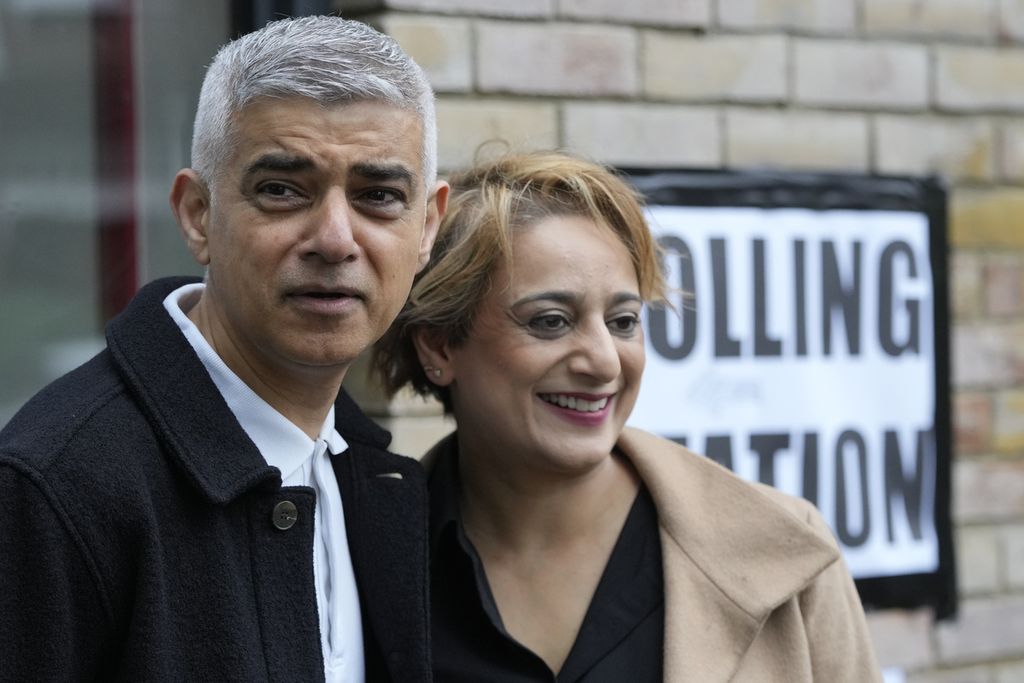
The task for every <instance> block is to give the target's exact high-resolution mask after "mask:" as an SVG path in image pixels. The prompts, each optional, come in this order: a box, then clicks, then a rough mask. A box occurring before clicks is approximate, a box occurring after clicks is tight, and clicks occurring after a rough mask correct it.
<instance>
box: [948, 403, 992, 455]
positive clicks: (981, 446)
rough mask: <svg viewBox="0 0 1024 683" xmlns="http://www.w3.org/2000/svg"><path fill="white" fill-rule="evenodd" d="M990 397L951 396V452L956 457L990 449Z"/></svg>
mask: <svg viewBox="0 0 1024 683" xmlns="http://www.w3.org/2000/svg"><path fill="white" fill-rule="evenodd" d="M992 423H993V407H992V397H991V396H989V395H988V394H987V393H982V392H973V391H971V392H965V391H958V392H955V393H954V394H953V451H954V453H956V454H957V455H972V454H978V453H986V452H988V451H989V450H990V449H991V447H992Z"/></svg>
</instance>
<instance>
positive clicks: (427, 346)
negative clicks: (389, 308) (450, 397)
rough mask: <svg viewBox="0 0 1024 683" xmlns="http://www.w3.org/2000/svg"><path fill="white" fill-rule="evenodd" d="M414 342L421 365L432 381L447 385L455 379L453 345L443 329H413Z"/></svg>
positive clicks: (443, 385)
mask: <svg viewBox="0 0 1024 683" xmlns="http://www.w3.org/2000/svg"><path fill="white" fill-rule="evenodd" d="M412 343H413V344H414V345H415V346H416V357H417V358H419V359H420V365H422V366H423V369H424V370H425V372H426V375H427V379H428V380H429V381H430V382H431V383H433V384H436V385H437V386H439V387H446V386H448V385H449V384H451V383H452V382H453V381H454V380H455V363H454V361H453V357H452V353H451V345H450V344H449V342H448V339H447V338H446V336H445V334H444V333H443V332H442V331H441V330H426V329H423V328H419V329H416V330H413V332H412ZM428 368H429V369H428Z"/></svg>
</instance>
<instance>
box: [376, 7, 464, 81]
mask: <svg viewBox="0 0 1024 683" xmlns="http://www.w3.org/2000/svg"><path fill="white" fill-rule="evenodd" d="M380 23H381V29H382V30H383V31H384V32H385V33H387V34H388V35H390V36H391V37H392V38H394V39H395V40H397V41H398V44H399V45H401V46H402V49H403V50H405V51H406V53H407V54H408V55H409V56H410V57H412V58H413V59H414V60H415V61H416V63H417V64H419V65H420V66H421V67H422V68H423V70H424V71H425V72H426V74H427V77H428V78H429V79H430V83H431V85H433V86H434V90H436V91H438V92H466V91H468V90H470V89H472V87H473V57H472V53H471V51H470V46H471V45H472V39H471V31H470V22H469V20H467V19H453V18H449V17H432V16H422V15H409V14H390V15H387V16H385V17H383V18H382V20H381V22H380Z"/></svg>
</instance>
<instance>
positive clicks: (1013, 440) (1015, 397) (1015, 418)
mask: <svg viewBox="0 0 1024 683" xmlns="http://www.w3.org/2000/svg"><path fill="white" fill-rule="evenodd" d="M992 446H993V448H994V450H995V451H996V452H997V453H1003V454H1010V455H1016V454H1021V453H1024V389H1014V390H1010V391H1000V392H998V393H997V394H996V400H995V419H994V420H993V428H992Z"/></svg>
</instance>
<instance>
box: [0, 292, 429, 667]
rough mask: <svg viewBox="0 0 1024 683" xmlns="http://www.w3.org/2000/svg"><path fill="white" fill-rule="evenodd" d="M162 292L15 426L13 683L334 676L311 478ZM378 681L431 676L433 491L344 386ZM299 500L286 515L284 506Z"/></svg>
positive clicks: (9, 630)
mask: <svg viewBox="0 0 1024 683" xmlns="http://www.w3.org/2000/svg"><path fill="white" fill-rule="evenodd" d="M191 281H194V280H192V279H185V278H171V279H167V280H160V281H157V282H155V283H152V284H150V285H148V286H146V287H145V288H144V289H143V290H142V291H141V292H140V293H139V294H138V295H137V296H136V298H135V299H134V300H133V301H132V303H131V304H130V305H129V307H128V308H127V309H126V310H125V311H124V313H122V314H121V315H120V316H118V317H117V318H116V319H115V320H113V321H112V322H111V324H110V325H109V327H108V329H107V348H106V350H104V351H103V352H101V353H100V354H99V355H97V356H96V357H95V358H93V359H92V360H90V361H89V362H87V363H86V364H84V365H83V366H81V367H79V368H78V369H76V370H74V371H72V372H71V373H69V374H68V375H66V376H64V377H63V378H61V379H59V380H57V381H56V382H54V383H53V384H51V385H49V386H48V387H46V388H45V389H43V390H42V391H41V392H40V393H39V394H38V395H37V396H36V397H35V398H33V399H32V400H31V401H29V402H28V403H27V404H26V405H25V407H23V408H22V410H21V411H20V412H19V413H18V414H17V415H16V416H15V417H14V418H13V419H12V420H11V422H10V423H9V424H8V425H7V427H6V428H5V429H4V430H3V431H2V432H0V681H246V682H247V683H248V682H253V681H303V682H305V681H322V680H323V659H322V654H321V650H320V636H319V625H318V621H317V606H316V592H315V588H314V583H313V562H312V552H311V548H312V543H313V506H314V502H315V501H314V495H313V491H312V489H310V488H308V487H287V488H282V486H281V478H280V472H279V471H278V470H277V469H276V468H273V467H270V466H269V465H267V463H266V461H265V460H264V459H263V457H262V456H261V455H260V453H259V451H258V450H257V449H256V447H255V445H254V444H253V443H252V441H250V440H249V438H248V436H246V434H245V432H244V431H243V430H242V429H241V427H240V426H239V424H238V422H237V421H236V420H235V417H234V415H233V414H232V413H231V411H230V409H229V408H228V407H227V404H226V403H225V402H224V400H223V399H222V398H221V395H220V393H219V392H218V390H217V388H216V386H215V385H214V384H213V382H212V380H211V379H210V377H209V375H208V374H207V372H206V370H205V368H204V367H203V366H202V364H201V363H200V361H199V359H198V358H197V357H196V355H195V353H194V352H193V350H192V347H191V346H190V345H189V344H188V341H187V340H186V339H185V337H184V336H183V335H182V334H181V332H180V331H179V330H178V328H177V326H176V325H175V323H174V321H173V320H172V319H171V318H170V316H169V315H168V314H167V312H166V311H165V310H164V308H163V306H162V304H161V302H162V300H163V298H164V297H165V296H166V295H167V294H168V293H170V292H171V291H172V290H173V289H175V288H176V287H179V286H181V285H183V284H186V283H187V282H191ZM335 413H336V415H337V429H338V431H339V432H340V433H341V434H342V436H343V437H344V438H345V440H346V441H347V442H348V444H349V450H348V451H346V452H345V453H343V454H341V455H339V456H335V457H334V469H335V473H336V475H337V479H338V483H339V486H340V487H341V492H342V499H343V504H344V510H345V521H346V527H347V533H348V539H349V544H350V547H351V553H352V562H353V565H354V568H355V575H356V581H357V583H358V587H359V592H360V597H361V603H362V608H363V623H364V629H363V630H364V638H365V642H366V660H367V678H368V680H369V681H395V682H396V683H414V682H416V681H429V680H430V661H429V652H430V647H429V643H428V616H427V576H426V573H427V569H426V568H427V503H426V488H425V485H424V476H423V473H422V470H421V468H420V467H419V465H418V464H417V463H416V462H415V461H414V460H412V459H409V458H404V457H400V456H397V455H394V454H392V453H389V452H387V451H386V450H385V449H386V447H387V445H388V443H389V441H390V436H389V435H388V434H387V432H385V431H383V430H382V429H380V428H379V427H377V426H376V425H375V424H374V423H373V422H372V421H370V420H369V419H368V418H367V417H366V416H365V415H363V414H362V412H361V411H360V410H359V409H358V408H357V407H356V405H355V404H354V403H353V402H352V401H351V400H350V399H349V398H348V397H347V395H345V393H344V392H342V393H341V395H339V396H338V401H337V407H336V410H335ZM283 501H290V502H292V503H293V504H294V505H295V506H296V508H297V511H298V512H297V519H296V521H295V523H294V525H293V526H291V527H290V528H288V529H287V530H281V529H279V528H277V526H275V524H274V519H273V515H274V510H275V506H277V504H278V503H281V502H283Z"/></svg>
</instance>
